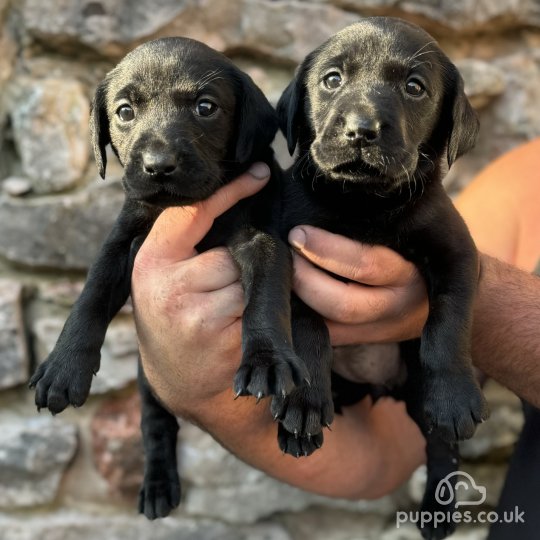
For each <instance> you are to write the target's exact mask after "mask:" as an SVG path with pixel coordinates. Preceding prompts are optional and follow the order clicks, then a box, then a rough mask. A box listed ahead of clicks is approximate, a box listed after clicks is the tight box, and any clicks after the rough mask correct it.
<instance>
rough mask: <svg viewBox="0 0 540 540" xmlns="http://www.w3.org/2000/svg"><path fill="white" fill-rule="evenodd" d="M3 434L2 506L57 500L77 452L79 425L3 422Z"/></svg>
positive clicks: (0, 442)
mask: <svg viewBox="0 0 540 540" xmlns="http://www.w3.org/2000/svg"><path fill="white" fill-rule="evenodd" d="M0 433H1V434H2V435H1V437H0V507H3V508H23V507H29V506H34V505H39V504H46V503H49V502H51V501H53V500H54V498H55V496H56V493H57V490H58V485H59V483H60V480H61V478H62V475H63V473H64V470H65V468H66V467H67V465H68V464H69V462H70V461H71V459H72V457H73V456H74V454H75V450H76V449H77V431H76V428H75V426H73V425H71V424H67V423H65V422H62V421H61V420H58V419H53V418H49V417H40V418H30V419H26V420H20V421H18V422H15V421H13V422H2V423H1V424H0ZM0 530H1V529H0ZM2 532H3V531H2Z"/></svg>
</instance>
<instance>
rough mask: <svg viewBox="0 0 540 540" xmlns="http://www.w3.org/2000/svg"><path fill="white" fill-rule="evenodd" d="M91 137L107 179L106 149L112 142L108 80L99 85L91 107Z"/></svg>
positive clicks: (101, 171)
mask: <svg viewBox="0 0 540 540" xmlns="http://www.w3.org/2000/svg"><path fill="white" fill-rule="evenodd" d="M90 137H91V140H92V147H93V148H94V158H95V160H96V165H97V168H98V171H99V175H100V176H101V178H105V167H106V166H107V154H106V152H105V147H106V146H107V145H108V144H109V143H110V142H111V134H110V131H109V118H108V116H107V79H105V80H104V81H103V82H101V83H100V84H99V86H98V87H97V89H96V93H95V94H94V99H93V100H92V104H91V106H90Z"/></svg>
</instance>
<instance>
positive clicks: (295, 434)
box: [294, 429, 298, 439]
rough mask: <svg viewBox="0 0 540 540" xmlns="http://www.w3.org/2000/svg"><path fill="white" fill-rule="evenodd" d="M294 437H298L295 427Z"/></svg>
mask: <svg viewBox="0 0 540 540" xmlns="http://www.w3.org/2000/svg"><path fill="white" fill-rule="evenodd" d="M294 438H295V439H298V430H297V429H295V430H294Z"/></svg>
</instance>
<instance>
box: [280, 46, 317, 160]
mask: <svg viewBox="0 0 540 540" xmlns="http://www.w3.org/2000/svg"><path fill="white" fill-rule="evenodd" d="M312 57H313V53H311V54H310V55H309V56H308V57H306V59H305V60H304V61H303V62H302V64H301V65H300V66H298V67H297V68H296V71H295V74H294V79H293V80H292V81H291V82H290V83H289V85H288V86H287V88H285V90H284V91H283V94H281V97H280V98H279V101H278V104H277V113H278V118H279V127H280V128H281V131H282V132H283V134H284V135H285V138H286V139H287V148H288V150H289V154H291V156H292V155H293V154H294V149H295V148H296V144H297V143H298V137H299V134H300V126H301V124H302V118H303V116H302V115H303V114H304V100H305V93H306V91H305V77H306V74H307V71H308V69H309V66H310V65H311V58H312Z"/></svg>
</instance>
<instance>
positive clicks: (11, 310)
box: [0, 278, 29, 389]
mask: <svg viewBox="0 0 540 540" xmlns="http://www.w3.org/2000/svg"><path fill="white" fill-rule="evenodd" d="M22 292H23V286H22V285H21V283H19V282H17V281H15V280H12V279H6V278H4V279H0V389H3V388H10V387H12V386H15V385H17V384H21V383H24V382H26V380H27V379H28V367H29V358H28V347H27V345H26V336H25V330H24V322H23V312H22V310H23V307H22Z"/></svg>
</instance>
